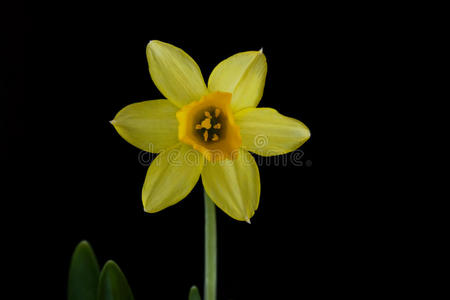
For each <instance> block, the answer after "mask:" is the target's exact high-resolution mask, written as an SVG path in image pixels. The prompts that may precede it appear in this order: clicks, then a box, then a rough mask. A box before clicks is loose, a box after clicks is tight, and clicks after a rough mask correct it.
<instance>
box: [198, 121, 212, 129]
mask: <svg viewBox="0 0 450 300" xmlns="http://www.w3.org/2000/svg"><path fill="white" fill-rule="evenodd" d="M201 125H202V127H203V128H206V129H210V128H211V119H204V120H203V121H202V124H201ZM196 127H197V126H196Z"/></svg>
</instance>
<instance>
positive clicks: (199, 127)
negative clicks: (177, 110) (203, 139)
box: [195, 124, 203, 130]
mask: <svg viewBox="0 0 450 300" xmlns="http://www.w3.org/2000/svg"><path fill="white" fill-rule="evenodd" d="M202 128H203V127H202V125H200V124H195V129H197V130H198V129H202Z"/></svg>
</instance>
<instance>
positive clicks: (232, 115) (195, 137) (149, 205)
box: [111, 41, 310, 222]
mask: <svg viewBox="0 0 450 300" xmlns="http://www.w3.org/2000/svg"><path fill="white" fill-rule="evenodd" d="M147 59H148V64H149V69H150V75H151V77H152V79H153V82H154V83H155V85H156V86H157V88H158V89H159V91H160V92H161V93H162V94H163V95H164V97H165V98H166V99H161V100H150V101H144V102H138V103H134V104H130V105H128V106H126V107H125V108H123V109H122V110H121V111H119V113H117V115H116V116H115V118H114V120H112V121H111V123H112V124H113V125H114V127H115V129H116V130H117V132H118V133H119V134H120V135H121V136H122V137H123V138H124V139H125V140H126V141H128V142H129V143H130V144H132V145H134V146H136V147H138V148H139V149H142V150H145V151H148V152H153V153H159V155H158V156H157V157H156V158H155V159H154V160H153V162H152V163H151V165H150V167H149V168H148V171H147V176H146V179H145V182H144V187H143V190H142V201H143V204H144V210H145V211H146V212H150V213H154V212H157V211H160V210H162V209H164V208H166V207H168V206H171V205H174V204H175V203H177V202H179V201H180V200H182V199H183V198H184V197H186V196H187V195H188V194H189V193H190V191H191V190H192V189H193V188H194V186H195V184H196V183H197V181H198V179H199V178H200V175H201V177H202V182H203V186H204V188H205V191H206V193H207V194H208V195H209V196H210V198H211V199H212V201H213V202H214V203H215V204H216V205H217V206H218V207H219V208H221V209H222V210H223V211H224V212H225V213H227V214H228V215H230V216H231V217H233V218H234V219H236V220H240V221H247V222H249V220H250V218H251V217H252V216H253V215H254V213H255V210H256V209H257V208H258V204H259V197H260V190H261V186H260V179H259V171H258V166H257V164H256V162H255V160H254V158H253V156H252V155H251V154H250V153H249V152H248V151H251V152H253V153H256V154H258V155H262V156H272V155H280V154H285V153H288V152H290V151H293V150H296V149H297V148H298V147H300V146H301V145H302V144H303V143H304V142H306V140H308V138H309V137H310V132H309V129H308V128H307V127H306V126H305V125H304V124H303V123H302V122H300V121H298V120H295V119H292V118H289V117H285V116H283V115H281V114H280V113H278V112H277V111H276V110H274V109H271V108H256V106H257V105H258V103H259V101H260V100H261V97H262V95H263V90H264V84H265V80H266V73H267V63H266V58H265V56H264V54H263V53H262V51H248V52H241V53H238V54H235V55H233V56H231V57H230V58H228V59H226V60H224V61H222V62H221V63H219V64H218V65H217V66H216V67H215V69H214V70H213V71H212V74H211V75H210V77H209V80H208V85H207V86H206V84H205V81H204V80H203V76H202V73H201V71H200V68H199V67H198V65H197V64H196V63H195V61H194V60H193V59H192V58H191V57H190V56H189V55H188V54H186V53H185V52H184V51H183V50H181V49H180V48H177V47H175V46H173V45H170V44H167V43H163V42H160V41H151V42H150V43H149V44H148V46H147Z"/></svg>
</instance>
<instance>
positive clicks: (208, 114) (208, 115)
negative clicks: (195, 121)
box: [205, 111, 212, 119]
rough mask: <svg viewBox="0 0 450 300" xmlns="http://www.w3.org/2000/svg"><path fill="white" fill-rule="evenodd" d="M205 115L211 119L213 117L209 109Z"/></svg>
mask: <svg viewBox="0 0 450 300" xmlns="http://www.w3.org/2000/svg"><path fill="white" fill-rule="evenodd" d="M205 117H207V118H208V119H211V118H212V116H211V114H210V113H209V111H205Z"/></svg>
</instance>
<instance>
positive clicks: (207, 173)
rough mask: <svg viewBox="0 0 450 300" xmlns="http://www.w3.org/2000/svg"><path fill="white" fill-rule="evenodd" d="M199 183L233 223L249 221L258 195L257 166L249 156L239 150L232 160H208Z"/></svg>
mask: <svg viewBox="0 0 450 300" xmlns="http://www.w3.org/2000/svg"><path fill="white" fill-rule="evenodd" d="M202 182H203V186H204V187H205V191H206V193H208V195H209V196H210V198H211V200H213V202H214V203H215V204H216V205H217V206H218V207H219V208H220V209H222V210H223V211H224V212H225V213H227V214H228V215H229V216H230V217H232V218H234V219H236V220H239V221H247V222H249V221H250V218H251V217H252V216H253V214H254V213H255V210H256V209H257V208H258V204H259V196H260V193H261V185H260V181H259V171H258V166H257V165H256V162H255V160H254V158H253V157H252V155H251V154H250V153H248V152H247V151H245V150H243V149H240V150H239V155H238V157H237V158H236V159H235V160H228V159H227V160H222V161H218V162H209V161H207V162H206V163H205V167H204V168H203V171H202Z"/></svg>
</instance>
